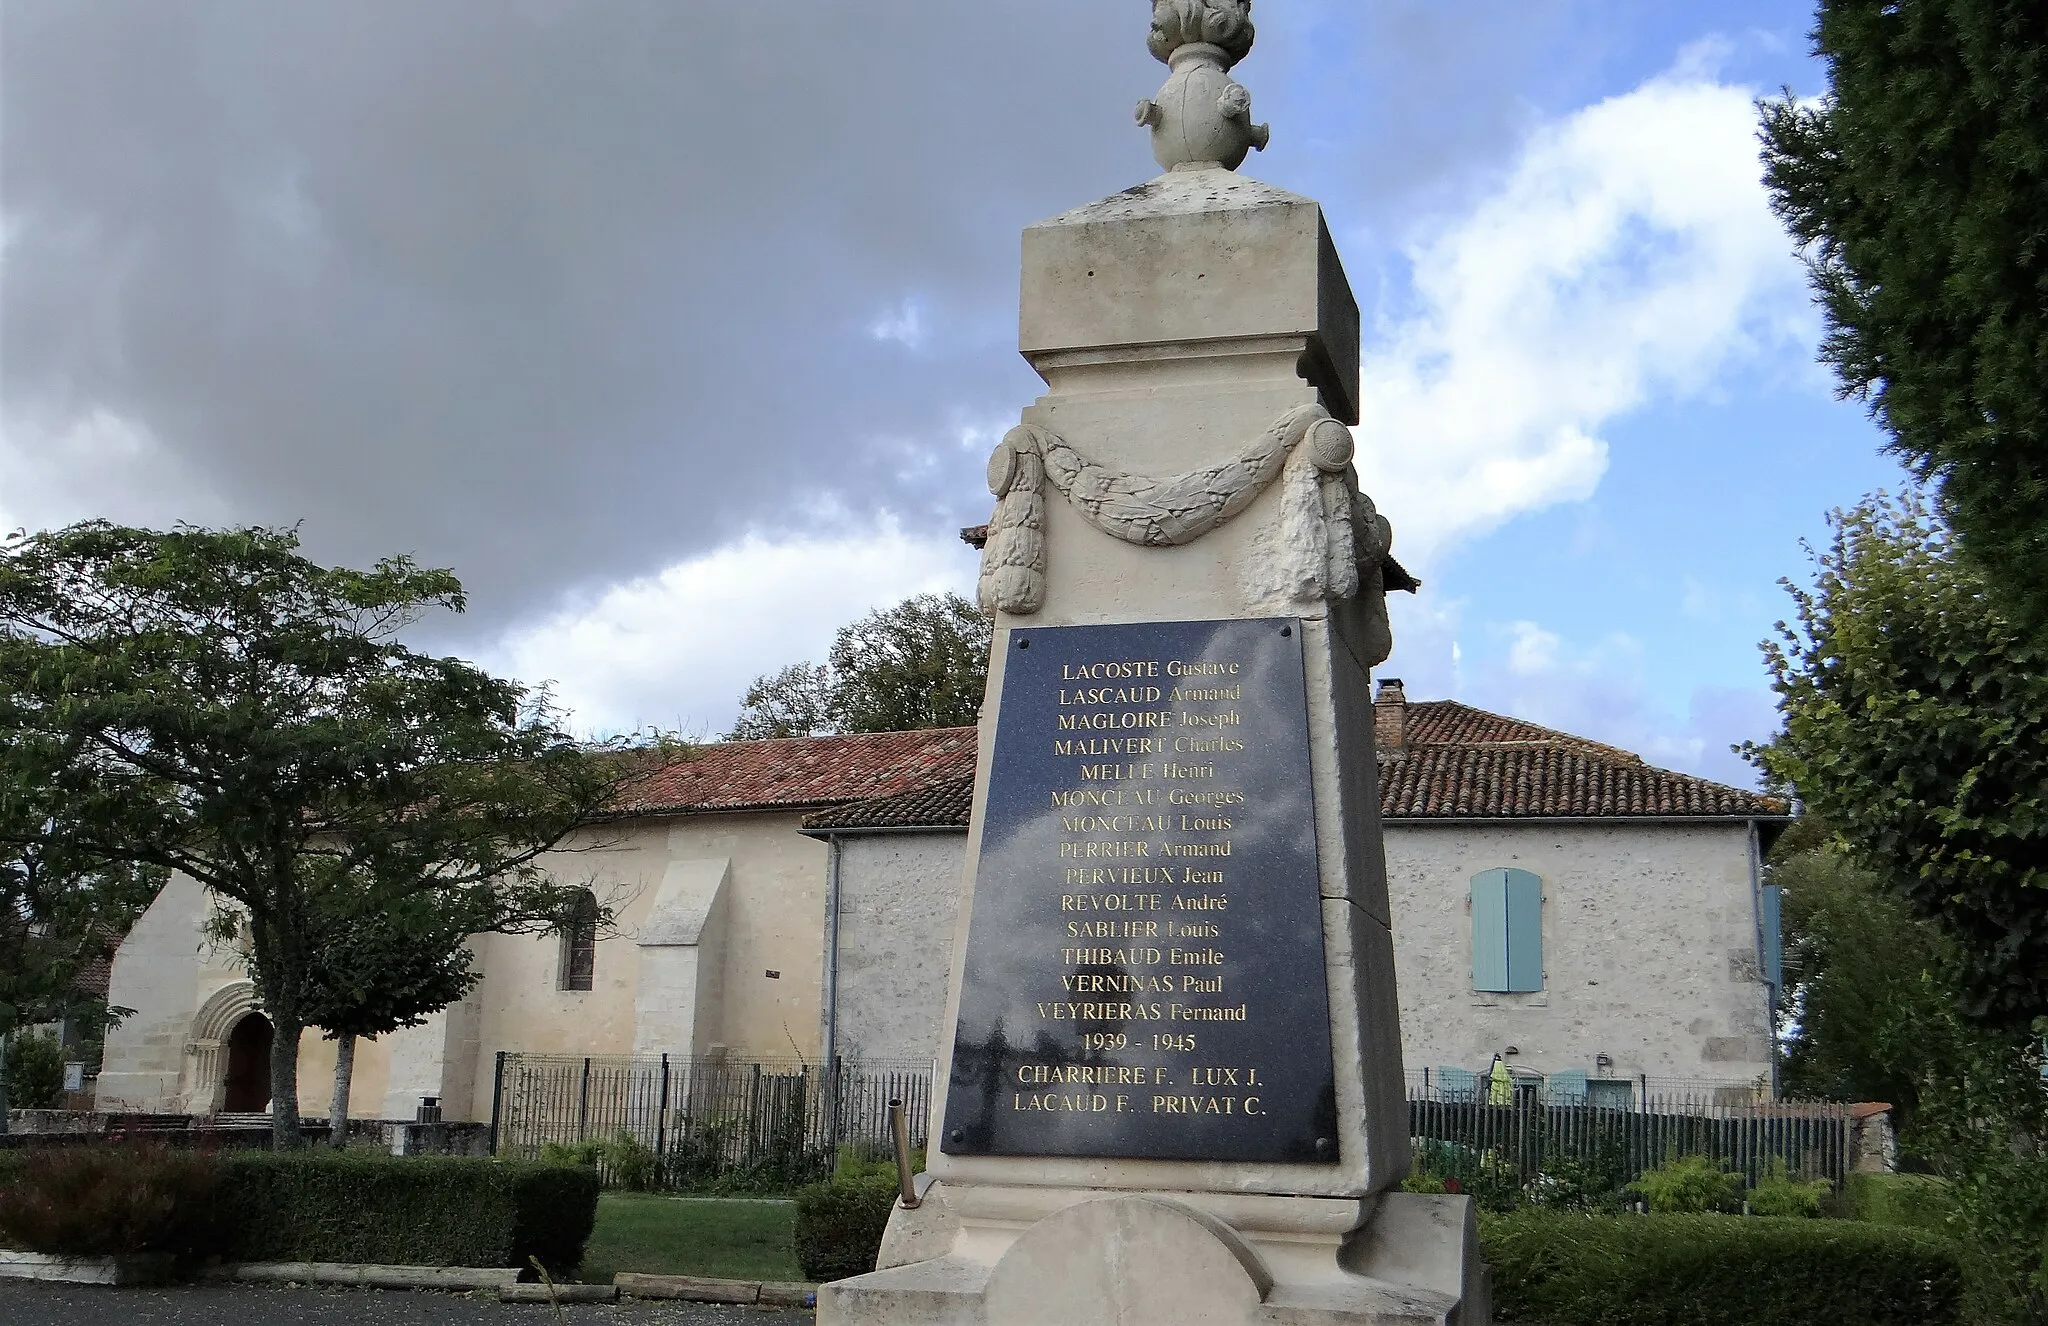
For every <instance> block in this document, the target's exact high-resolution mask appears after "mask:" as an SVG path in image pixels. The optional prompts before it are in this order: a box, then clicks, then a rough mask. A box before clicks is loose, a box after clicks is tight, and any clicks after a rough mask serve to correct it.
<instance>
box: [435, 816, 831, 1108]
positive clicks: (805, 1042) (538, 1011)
mask: <svg viewBox="0 0 2048 1326" xmlns="http://www.w3.org/2000/svg"><path fill="white" fill-rule="evenodd" d="M802 819H803V817H802V815H800V814H797V813H793V812H792V813H768V812H757V813H747V814H732V815H692V816H684V817H677V818H675V819H668V820H641V821H636V822H633V823H631V824H627V825H623V826H619V827H617V828H612V829H607V830H604V831H603V832H601V833H597V834H592V835H589V836H587V837H586V838H585V839H583V840H582V841H580V842H578V843H576V844H575V847H576V849H578V850H572V851H566V852H562V853H559V854H557V855H556V856H555V857H553V858H551V859H550V860H549V862H548V865H549V868H550V869H551V870H552V871H553V872H554V875H555V878H556V879H557V880H560V881H563V882H573V883H580V884H583V885H585V886H586V887H588V888H589V889H590V890H591V892H592V893H594V894H595V895H596V896H597V898H598V900H599V901H600V902H601V903H603V904H604V905H606V906H608V907H611V908H612V909H613V910H614V911H615V912H616V914H617V920H616V923H615V925H614V927H613V929H612V930H611V931H608V932H607V933H605V934H604V935H602V936H601V937H600V939H599V941H598V945H597V962H596V970H595V974H594V977H593V981H592V984H593V988H592V989H591V990H588V991H572V990H562V989H559V988H557V987H558V976H559V965H560V954H561V942H560V940H559V939H558V938H557V937H556V936H554V935H491V936H487V937H485V939H484V940H483V941H482V942H483V945H484V948H483V954H484V967H485V976H484V980H483V982H482V983H481V985H480V986H479V987H478V990H477V993H476V995H475V996H474V998H475V1000H476V1002H477V1005H478V1009H479V1018H480V1025H479V1032H478V1042H479V1046H480V1049H481V1052H482V1054H483V1056H484V1057H485V1060H488V1058H489V1057H490V1056H491V1055H493V1054H495V1053H496V1052H497V1051H499V1050H510V1051H515V1052H524V1053H529V1054H577V1055H586V1054H587V1055H601V1054H616V1055H624V1054H632V1053H634V1052H635V1050H636V1048H637V1049H639V1050H640V1051H642V1052H645V1053H660V1052H664V1051H665V1052H667V1053H669V1054H674V1055H684V1054H688V1053H690V1052H691V1048H692V1047H691V1046H688V1045H674V1046H657V1045H651V1044H646V1045H636V1013H635V1004H636V1000H637V998H638V996H639V991H640V986H641V979H642V973H641V961H642V956H643V950H642V949H641V948H640V945H639V940H640V938H641V935H642V931H643V927H644V926H645V925H646V924H647V922H648V920H649V915H650V913H651V912H652V911H653V909H654V906H655V901H656V898H657V896H658V894H659V891H660V886H661V881H662V878H663V876H664V874H665V873H666V871H667V870H668V867H669V865H670V863H671V862H675V861H717V860H725V861H728V862H729V863H730V868H731V875H730V878H729V879H728V881H727V884H726V888H725V897H724V900H723V904H722V905H723V908H724V916H723V926H722V929H723V931H724V935H725V942H724V944H723V945H722V948H723V952H722V953H711V954H707V955H704V956H705V957H706V958H707V959H709V960H714V961H717V962H718V963H719V964H720V966H721V977H722V979H721V980H720V981H719V982H717V983H716V988H718V989H719V990H720V991H721V998H720V999H719V1000H718V1004H719V1007H718V1010H717V1016H716V1020H715V1021H716V1025H715V1026H713V1027H712V1028H709V1029H707V1030H706V1031H702V1032H699V1033H698V1034H697V1037H696V1039H697V1041H698V1042H699V1046H700V1048H702V1047H720V1046H722V1047H724V1051H725V1053H727V1054H728V1055H729V1056H730V1057H733V1058H736V1059H784V1058H790V1057H793V1056H795V1055H798V1054H801V1055H803V1056H805V1057H811V1058H814V1057H816V1055H817V1054H818V1053H819V1048H820V1046H819V1025H818V1011H817V1010H818V1007H819V1004H820V1000H821V990H822V979H823V971H824V967H823V957H822V947H821V945H822V940H823V933H824V927H823V917H824V911H825V848H824V845H823V844H821V843H817V842H813V841H812V840H810V839H808V838H805V837H804V836H802V835H801V834H800V833H798V832H797V830H798V828H799V827H800V825H801V823H802ZM769 972H774V973H776V975H774V976H769V975H768V973H769ZM477 1082H478V1088H479V1089H478V1091H477V1092H476V1093H475V1094H476V1095H478V1096H479V1097H482V1096H487V1095H488V1094H489V1083H488V1072H487V1070H486V1069H485V1066H484V1065H483V1064H480V1065H479V1072H478V1074H477ZM487 1109H488V1101H486V1100H481V1099H479V1100H478V1102H477V1104H476V1105H475V1106H473V1110H474V1111H483V1110H487Z"/></svg>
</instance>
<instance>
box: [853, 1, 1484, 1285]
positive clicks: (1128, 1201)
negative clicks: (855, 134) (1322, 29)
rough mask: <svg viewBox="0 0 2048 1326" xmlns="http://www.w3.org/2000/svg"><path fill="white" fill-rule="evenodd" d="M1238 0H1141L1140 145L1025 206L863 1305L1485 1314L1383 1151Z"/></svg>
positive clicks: (1354, 360) (1345, 701) (1337, 410)
mask: <svg viewBox="0 0 2048 1326" xmlns="http://www.w3.org/2000/svg"><path fill="white" fill-rule="evenodd" d="M1250 8H1251V6H1250V4H1249V0H1156V3H1155V4H1154V7H1153V18H1152V28H1151V33H1150V43H1149V44H1150V47H1151V50H1152V53H1153V54H1154V55H1155V56H1157V57H1158V58H1159V59H1160V60H1161V61H1163V62H1164V63H1166V64H1167V65H1168V66H1169V67H1170V69H1171V74H1170V76H1169V77H1168V79H1167V81H1166V85H1165V86H1164V87H1163V88H1162V89H1161V90H1160V91H1159V92H1158V93H1157V94H1156V95H1155V96H1154V97H1152V98H1150V99H1148V100H1146V101H1143V102H1141V103H1140V104H1139V107H1138V118H1139V121H1140V123H1141V124H1143V125H1144V126H1146V127H1147V128H1149V129H1150V131H1151V135H1152V145H1153V151H1154V155H1155V156H1156V157H1157V158H1158V161H1159V164H1160V166H1161V167H1162V168H1164V170H1165V172H1166V173H1164V174H1162V175H1160V176H1158V177H1157V178H1155V179H1153V180H1151V181H1150V182H1149V183H1146V184H1142V185H1139V186H1138V187H1136V188H1134V189H1130V190H1128V191H1126V192H1124V193H1120V194H1116V195H1114V196H1113V197H1109V198H1105V199H1102V200H1101V201H1099V202H1094V203H1090V204H1088V205H1087V206H1085V207H1081V208H1078V209H1076V210H1074V211H1071V212H1068V213H1065V214H1063V215H1061V216H1057V217H1054V218H1052V219H1051V220H1049V221H1044V222H1041V223H1039V224H1038V225H1034V226H1032V227H1030V228H1029V229H1027V230H1026V231H1025V232H1024V246H1023V294H1022V311H1021V312H1022V316H1021V328H1022V336H1021V349H1022V351H1023V354H1024V356H1025V358H1026V359H1028V360H1029V361H1030V363H1031V365H1032V367H1033V368H1035V369H1036V370H1037V371H1038V373H1039V375H1040V376H1041V377H1042V378H1044V380H1045V383H1046V388H1047V390H1046V394H1045V395H1043V396H1041V397H1040V398H1039V399H1038V400H1037V401H1036V402H1035V403H1034V404H1032V405H1031V406H1030V407H1028V408H1027V409H1026V410H1025V411H1024V416H1023V421H1022V422H1021V423H1020V424H1019V425H1018V426H1017V427H1016V428H1014V429H1012V430H1011V432H1010V433H1009V435H1008V436H1007V437H1005V438H1004V439H1003V442H1002V444H1001V445H1000V446H999V447H997V448H996V452H995V455H994V456H993V457H992V458H991V459H990V462H989V485H990V488H991V490H992V491H993V493H994V495H995V497H996V498H997V506H996V512H995V516H994V519H993V521H992V522H991V525H990V529H989V539H988V545H987V549H986V552H985V555H984V557H985V560H984V563H983V569H982V576H981V595H982V599H983V603H984V605H985V606H986V607H988V608H990V609H992V610H994V612H995V613H996V631H995V644H994V653H993V657H992V659H991V663H990V667H989V682H988V693H987V698H986V700H985V702H984V705H983V709H982V718H981V757H980V777H979V780H978V784H977V793H976V800H975V805H974V814H973V820H972V828H971V831H970V834H969V838H968V848H967V867H966V871H965V878H964V879H963V881H962V895H961V897H962V904H963V905H962V906H961V908H960V916H961V918H962V925H961V929H960V932H959V934H958V935H957V936H956V938H955V942H954V948H953V954H952V961H953V968H952V980H951V985H950V990H949V1008H948V1010H947V1016H946V1019H945V1023H946V1025H947V1026H948V1027H950V1028H951V1034H950V1035H949V1037H948V1040H947V1043H946V1044H945V1046H944V1047H943V1050H942V1056H941V1059H940V1061H939V1064H938V1075H937V1081H936V1083H935V1090H934V1093H933V1094H934V1103H933V1106H932V1117H931V1147H930V1153H929V1162H928V1171H927V1173H926V1174H925V1175H924V1176H922V1178H921V1179H920V1183H919V1192H920V1196H921V1202H920V1204H919V1205H917V1206H916V1207H914V1208H911V1207H904V1206H901V1205H899V1206H898V1208H897V1209H896V1210H895V1211H894V1213H893V1214H892V1217H891V1220H890V1225H889V1232H888V1236H887V1238H886V1240H885V1242H884V1244H883V1247H882V1255H881V1258H880V1263H879V1267H878V1269H877V1270H876V1271H875V1272H874V1273H873V1274H870V1275H864V1276H859V1277H856V1278H854V1279H851V1280H844V1281H840V1282H838V1283H836V1284H831V1285H827V1286H825V1287H824V1288H823V1289H822V1290H821V1291H820V1292H819V1301H818V1308H819V1320H820V1322H821V1323H825V1324H826V1326H839V1324H841V1323H859V1324H860V1326H870V1324H875V1326H879V1324H880V1323H911V1322H916V1323H963V1324H964V1323H977V1324H979V1326H1011V1324H1012V1323H1061V1324H1063V1326H1068V1324H1074V1323H1097V1322H1100V1323H1119V1324H1120V1326H1136V1324H1138V1323H1153V1322H1157V1323H1162V1324H1163V1323H1190V1322H1204V1323H1209V1322H1213V1323H1251V1322H1287V1323H1299V1324H1300V1326H1310V1324H1311V1323H1365V1322H1372V1323H1396V1322H1398V1323H1418V1324H1419V1323H1457V1324H1458V1326H1477V1324H1479V1323H1484V1322H1485V1321H1486V1320H1487V1305H1486V1290H1485V1274H1484V1271H1483V1269H1482V1268H1481V1266H1480V1264H1479V1260H1478V1255H1477V1251H1476V1238H1475V1234H1474V1228H1473V1222H1472V1214H1471V1211H1470V1209H1469V1204H1468V1202H1467V1200H1466V1199H1464V1198H1462V1197H1433V1196H1424V1195H1419V1194H1409V1193H1403V1192H1401V1191H1399V1188H1400V1180H1401V1178H1402V1177H1403V1175H1405V1174H1406V1172H1407V1169H1408V1127H1407V1105H1406V1100H1405V1093H1404V1088H1403V1079H1402V1072H1401V1037H1400V1026H1399V1013H1398V1009H1397V1006H1396V1002H1395V992H1394V947H1393V936H1392V934H1391V931H1390V928H1389V918H1388V911H1387V887H1386V876H1385V863H1384V856H1383V851H1382V843H1381V832H1380V823H1379V810H1378V792H1377V787H1376V768H1375V762H1374V756H1373V734H1372V706H1371V702H1370V681H1369V673H1370V670H1371V669H1372V668H1373V667H1374V666H1375V665H1377V664H1378V663H1380V662H1381V661H1383V660H1384V659H1385V658H1386V656H1387V654H1388V652H1389V650H1390V648H1391V636H1390V633H1389V630H1388V626H1387V614H1386V601H1385V596H1386V592H1387V588H1388V580H1389V577H1390V576H1394V577H1398V578H1400V579H1401V580H1403V581H1405V576H1404V575H1403V574H1402V573H1401V572H1399V569H1398V567H1396V566H1395V565H1394V563H1393V562H1392V561H1391V559H1390V545H1391V542H1392V531H1391V528H1390V526H1389V524H1388V522H1387V521H1386V520H1385V519H1384V518H1383V517H1382V516H1381V515H1380V514H1379V513H1378V512H1377V511H1376V510H1375V509H1374V506H1373V504H1372V502H1371V500H1370V499H1369V498H1367V497H1366V496H1365V494H1363V493H1362V492H1360V490H1359V486H1358V479H1357V475H1356V473H1355V471H1354V470H1353V467H1352V464H1351V461H1352V449H1353V439H1352V433H1351V428H1350V425H1354V424H1356V423H1357V421H1358V396H1357V393H1358V306H1357V304H1356V302H1355V301H1354V300H1353V298H1352V294H1351V290H1350V286H1349V284H1348V282H1347V281H1346V279H1345V276H1344V271H1343V267H1342V265H1341V264H1340V262H1339V260H1338V257H1337V251H1336V248H1335V246H1334V245H1333V244H1332V242H1331V239H1330V233H1329V229H1328V227H1327V226H1326V225H1325V223H1324V220H1323V215H1322V210H1321V209H1320V208H1319V207H1318V206H1317V205H1316V204H1315V203H1314V202H1312V201H1310V200H1309V199H1306V198H1301V197H1297V196H1295V195H1293V194H1290V193H1286V192H1283V191H1282V190H1279V189H1276V188H1272V187H1270V186H1268V185H1265V184H1261V183H1258V182H1257V181H1255V180H1251V179H1248V178H1246V177H1245V176H1243V175H1240V174H1238V173H1237V167H1238V166H1239V165H1240V164H1241V163H1242V162H1243V160H1244V158H1245V156H1246V155H1247V153H1248V152H1249V151H1250V150H1251V149H1252V148H1254V147H1263V146H1264V145H1265V142H1266V134H1267V131H1266V128H1265V127H1264V126H1263V125H1255V124H1253V122H1252V120H1251V114H1250V111H1251V98H1250V95H1249V94H1248V93H1247V92H1246V90H1245V89H1244V87H1243V86H1242V85H1240V84H1238V83H1237V82H1235V81H1234V80H1233V79H1232V77H1231V74H1230V70H1231V69H1232V67H1233V66H1235V65H1236V64H1237V62H1238V61H1240V60H1242V59H1243V58H1244V57H1245V55H1246V54H1247V53H1248V52H1249V51H1250V49H1251V46H1252V37H1253V32H1252V24H1251V19H1250V13H1249V11H1250Z"/></svg>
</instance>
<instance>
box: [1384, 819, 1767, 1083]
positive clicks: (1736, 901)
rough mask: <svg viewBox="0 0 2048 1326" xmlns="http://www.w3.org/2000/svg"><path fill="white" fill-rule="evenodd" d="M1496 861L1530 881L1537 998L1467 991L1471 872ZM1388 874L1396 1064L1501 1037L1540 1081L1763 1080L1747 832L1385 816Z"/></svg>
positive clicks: (1761, 999)
mask: <svg viewBox="0 0 2048 1326" xmlns="http://www.w3.org/2000/svg"><path fill="white" fill-rule="evenodd" d="M1499 867H1519V868H1521V869H1524V870H1529V871H1533V872H1534V873H1535V874H1537V875H1538V876H1540V877H1542V880H1543V897H1544V902H1543V958H1544V972H1545V980H1544V988H1543V989H1542V990H1541V991H1540V992H1537V993H1533V994H1482V993H1479V992H1476V991H1474V990H1473V988H1472V979H1471V966H1472V911H1471V893H1470V881H1471V878H1472V876H1473V875H1475V874H1478V873H1479V872H1481V871H1484V870H1490V869H1495V868H1499ZM1387 878H1388V884H1389V888H1390V890H1391V893H1392V897H1391V903H1392V909H1393V915H1394V940H1395V959H1396V963H1397V967H1398V972H1399V979H1400V989H1401V1028H1402V1039H1403V1057H1404V1058H1405V1060H1406V1063H1407V1067H1408V1068H1409V1070H1410V1071H1414V1070H1417V1069H1422V1068H1430V1069H1434V1068H1436V1067H1437V1066H1439V1065H1449V1066H1454V1067H1461V1068H1466V1069H1478V1068H1483V1067H1484V1066H1486V1064H1488V1063H1489V1062H1490V1061H1491V1059H1492V1057H1493V1055H1494V1054H1496V1053H1504V1052H1505V1051H1506V1050H1507V1048H1508V1047H1509V1046H1513V1047H1515V1048H1516V1049H1517V1050H1518V1051H1519V1053H1517V1054H1516V1055H1515V1056H1513V1058H1512V1059H1511V1060H1510V1062H1511V1063H1512V1064H1514V1065H1515V1066H1517V1067H1522V1068H1529V1069H1533V1070H1535V1071H1537V1072H1541V1073H1545V1074H1549V1073H1555V1072H1559V1071H1564V1070H1569V1069H1582V1070H1584V1071H1586V1072H1587V1073H1589V1074H1590V1075H1592V1076H1594V1077H1621V1078H1626V1077H1636V1076H1639V1075H1646V1076H1649V1077H1652V1078H1694V1079H1699V1078H1706V1079H1717V1080H1726V1081H1738V1080H1746V1079H1754V1078H1757V1077H1765V1078H1768V1077H1769V1075H1770V1072H1771V1037H1770V1007H1769V993H1768V986H1766V985H1765V984H1764V981H1763V978H1762V975H1761V972H1760V966H1759V961H1758V948H1757V942H1758V941H1757V910H1756V900H1755V895H1754V886H1753V880H1752V876H1751V871H1750V848H1749V828H1748V826H1747V825H1745V824H1729V823H1705V824H1682V823H1655V824H1640V825H1627V824H1584V823H1582V824H1572V823H1541V824H1526V825H1518V824H1470V823H1465V824H1458V823H1447V824H1443V825H1428V826H1418V825H1412V824H1403V825H1394V826H1391V827H1389V829H1388V830H1387ZM1602 1054H1605V1055H1607V1056H1608V1058H1609V1059H1610V1060H1611V1065H1610V1066H1607V1067H1601V1066H1600V1065H1599V1064H1598V1058H1597V1057H1598V1056H1599V1055H1602Z"/></svg>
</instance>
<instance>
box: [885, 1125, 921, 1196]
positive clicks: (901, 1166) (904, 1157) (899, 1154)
mask: <svg viewBox="0 0 2048 1326" xmlns="http://www.w3.org/2000/svg"><path fill="white" fill-rule="evenodd" d="M889 1131H890V1132H891V1133H892V1134H893V1135H894V1136H895V1139H896V1182H897V1183H898V1184H899V1185H900V1186H901V1188H902V1190H903V1191H902V1195H901V1196H900V1197H899V1198H898V1199H897V1200H898V1201H900V1202H902V1203H903V1208H904V1209H905V1210H906V1211H915V1210H916V1209H917V1208H918V1207H920V1206H922V1205H923V1204H924V1199H923V1198H922V1197H919V1196H918V1195H917V1184H916V1183H915V1182H914V1181H913V1180H912V1179H911V1175H910V1118H909V1116H908V1115H906V1114H905V1113H904V1112H903V1102H902V1101H900V1100H892V1101H890V1102H889Z"/></svg>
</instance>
